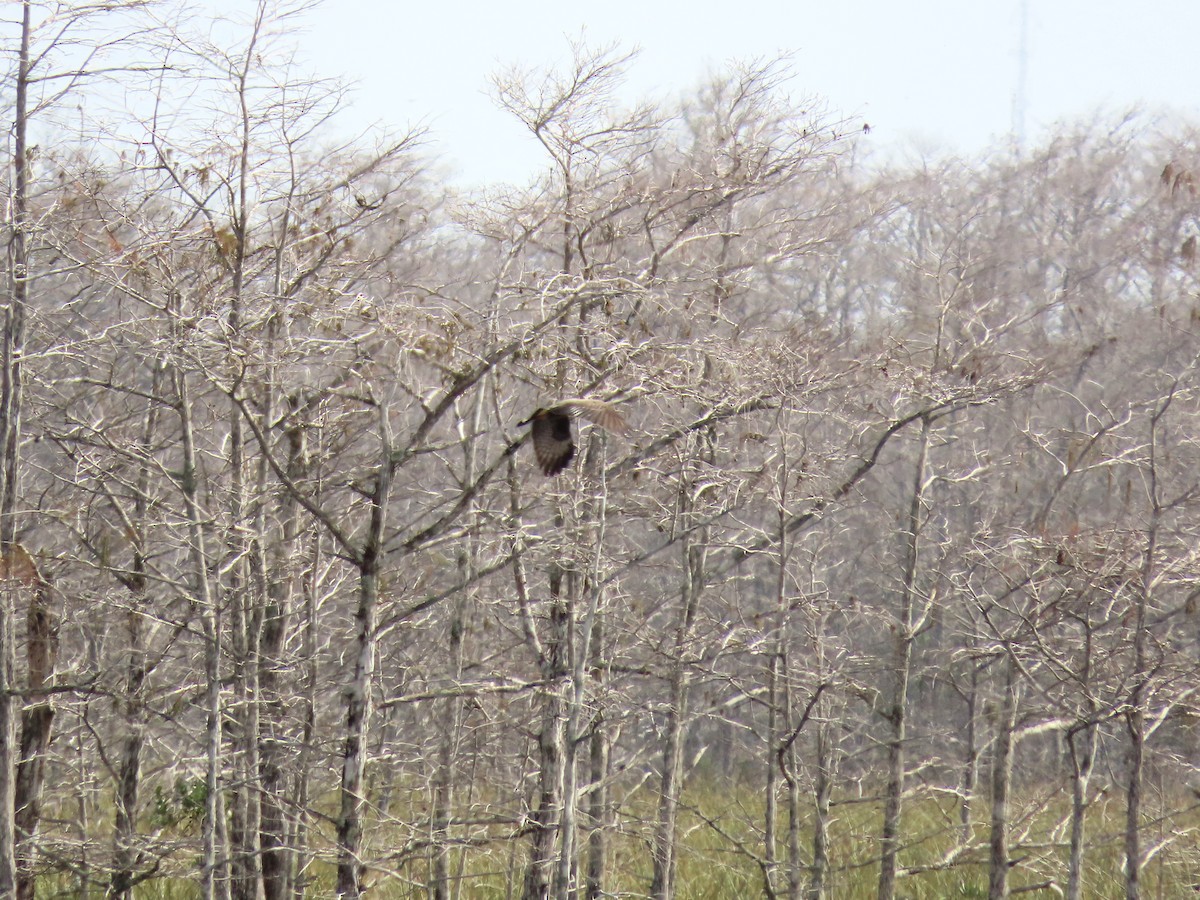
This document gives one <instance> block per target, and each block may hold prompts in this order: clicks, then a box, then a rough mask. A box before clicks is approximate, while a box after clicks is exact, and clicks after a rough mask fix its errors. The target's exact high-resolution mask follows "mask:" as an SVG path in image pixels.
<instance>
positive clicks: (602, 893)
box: [584, 621, 612, 900]
mask: <svg viewBox="0 0 1200 900" xmlns="http://www.w3.org/2000/svg"><path fill="white" fill-rule="evenodd" d="M601 626H602V622H601V621H597V622H596V625H595V637H594V640H595V642H596V653H595V656H596V663H595V669H594V674H595V679H596V687H597V690H599V691H602V690H603V685H604V682H605V680H606V679H607V675H608V667H607V665H606V663H605V661H604V649H603V643H604V635H603V630H602V627H601ZM588 744H589V755H588V762H589V770H588V794H587V807H586V814H587V820H588V827H589V831H588V839H587V870H586V875H585V881H584V896H585V897H586V898H587V900H599V898H601V897H606V896H608V893H607V891H606V890H605V885H606V882H607V880H608V832H609V829H610V828H611V827H612V823H611V821H610V820H611V814H610V811H609V801H608V778H609V774H610V773H609V762H610V753H609V740H608V729H607V727H606V724H605V719H604V710H603V709H600V710H597V711H596V714H595V717H594V718H593V720H592V732H591V737H590V739H589V741H588Z"/></svg>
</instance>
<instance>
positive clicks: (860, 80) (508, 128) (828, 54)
mask: <svg viewBox="0 0 1200 900" xmlns="http://www.w3.org/2000/svg"><path fill="white" fill-rule="evenodd" d="M1027 3H1028V29H1027V38H1026V40H1025V42H1024V46H1025V48H1026V53H1025V59H1026V67H1025V74H1026V77H1025V91H1024V97H1025V103H1024V105H1023V108H1024V118H1023V121H1024V124H1025V133H1026V135H1027V136H1028V138H1029V139H1030V140H1036V139H1037V138H1038V137H1039V135H1041V134H1043V133H1044V129H1045V128H1046V127H1048V126H1051V125H1052V124H1053V123H1054V122H1055V121H1056V120H1059V119H1064V118H1065V119H1076V118H1081V117H1086V116H1090V115H1092V114H1093V113H1095V112H1097V111H1098V110H1104V111H1108V112H1110V113H1113V114H1115V113H1116V112H1118V111H1121V110H1123V109H1125V108H1126V107H1128V106H1130V105H1132V104H1141V105H1142V106H1143V107H1144V108H1145V109H1147V110H1148V111H1151V112H1153V113H1158V112H1166V114H1168V115H1180V116H1186V117H1189V118H1193V119H1200V62H1198V57H1200V54H1198V47H1197V44H1198V39H1200V0H1142V2H1139V3H1131V2H1129V0H1027ZM305 21H306V22H307V23H308V25H307V28H306V29H305V30H304V31H303V32H302V33H298V34H297V35H296V40H297V41H298V42H299V45H300V49H301V52H302V55H303V57H304V58H305V59H306V60H307V62H308V63H309V65H310V66H311V67H312V68H313V69H314V70H315V71H316V72H318V73H319V74H324V75H339V76H346V77H347V78H349V79H350V80H352V81H355V82H357V89H356V92H355V95H354V99H353V103H354V109H353V113H352V116H353V118H354V120H355V121H356V122H359V123H362V124H365V123H370V122H381V123H385V124H389V125H394V126H398V127H408V126H410V125H414V124H422V123H423V124H425V125H427V126H428V127H429V128H430V130H431V133H432V136H433V138H435V139H436V141H437V144H436V145H435V146H436V147H437V149H438V150H439V151H440V152H441V153H443V154H444V156H445V157H446V158H447V159H448V161H449V162H450V163H451V164H452V165H453V167H454V169H455V170H456V172H457V177H458V179H459V180H460V181H461V182H462V183H464V184H479V183H489V182H496V181H504V180H516V181H523V180H525V178H526V177H527V176H528V175H530V174H531V173H532V172H533V171H534V168H535V167H536V166H537V165H539V163H540V158H539V157H538V155H537V151H536V149H535V147H534V145H533V142H532V140H531V139H530V138H529V137H528V136H527V135H525V134H524V133H523V132H522V131H521V129H520V127H519V126H518V125H517V124H516V123H514V122H513V121H512V120H511V119H510V118H509V117H507V116H506V115H504V114H503V113H501V112H499V111H498V110H496V108H495V106H494V104H493V103H492V101H491V100H490V99H489V98H488V96H487V88H488V81H487V77H488V75H489V73H492V72H494V71H497V70H498V69H501V68H504V67H506V66H509V65H512V64H519V65H523V66H542V65H546V64H550V63H553V62H555V61H556V60H563V59H565V58H566V57H567V39H568V38H569V37H578V36H579V35H580V34H581V33H582V34H583V35H584V36H585V37H586V39H587V41H588V42H589V43H592V44H596V45H600V44H605V43H608V42H610V41H619V42H620V43H621V45H622V46H623V47H628V48H634V47H638V48H640V49H641V53H640V55H639V57H638V59H637V61H636V62H635V63H634V65H633V67H632V70H631V73H630V74H631V78H630V91H631V98H634V97H651V96H657V97H675V96H678V95H679V94H680V93H682V92H685V91H687V90H688V89H689V88H690V87H692V86H693V85H695V84H696V83H697V82H698V81H699V80H700V79H701V78H702V77H703V76H704V74H705V73H706V72H709V71H712V70H715V69H719V68H720V67H721V65H722V64H723V63H725V62H726V61H728V60H730V59H754V58H762V57H768V56H774V55H777V54H780V53H786V54H789V55H790V56H791V57H792V60H793V70H794V72H795V74H796V79H795V82H794V86H795V93H796V94H797V95H805V94H816V95H819V96H821V97H823V98H825V100H826V101H827V102H828V103H829V105H830V106H831V108H832V110H834V111H835V112H838V113H841V114H844V115H847V116H855V117H861V118H863V119H864V120H865V121H867V122H869V123H870V125H871V135H870V138H869V141H870V142H871V145H872V146H873V148H874V149H875V151H876V152H881V153H894V152H913V153H917V152H930V151H947V152H957V153H964V154H968V155H970V154H975V153H978V152H980V151H982V150H984V149H985V148H987V147H988V146H989V145H991V144H993V143H995V142H997V141H1002V140H1004V139H1006V137H1007V136H1008V135H1010V134H1012V132H1013V129H1014V127H1015V126H1016V125H1017V124H1018V123H1019V122H1020V121H1022V120H1021V119H1019V118H1017V117H1016V116H1015V115H1014V98H1015V97H1016V96H1017V95H1018V85H1019V83H1020V76H1019V73H1020V71H1021V67H1020V60H1021V52H1020V50H1021V47H1022V37H1021V34H1022V13H1021V0H824V2H820V3H817V2H812V0H732V2H721V3H716V2H713V0H691V2H661V0H600V2H596V3H591V4H586V3H569V2H565V0H440V2H439V0H420V2H415V0H327V2H326V3H325V4H324V5H323V6H321V7H319V8H318V9H316V10H314V11H312V12H310V13H308V14H306V16H305Z"/></svg>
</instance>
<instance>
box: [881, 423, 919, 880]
mask: <svg viewBox="0 0 1200 900" xmlns="http://www.w3.org/2000/svg"><path fill="white" fill-rule="evenodd" d="M929 430H930V429H929V419H928V417H922V419H921V434H920V437H919V438H918V441H919V443H918V445H917V465H916V471H915V472H914V477H913V489H912V496H911V497H910V498H909V509H908V529H907V534H906V537H907V543H908V546H907V548H906V557H907V558H906V559H905V563H904V583H903V585H902V587H901V592H900V608H899V610H898V611H897V616H896V624H895V640H894V644H893V654H892V666H891V669H892V671H891V676H892V679H893V681H892V691H891V696H890V698H889V699H888V703H887V707H886V713H885V718H886V720H887V723H888V725H889V726H890V727H891V734H890V735H889V736H888V744H887V763H886V771H887V787H886V788H885V792H884V797H885V800H884V809H883V828H882V831H881V834H880V841H879V843H880V848H881V853H880V860H879V890H878V892H877V896H878V898H879V900H893V898H894V897H895V895H896V856H897V853H898V851H899V849H900V830H901V824H900V818H901V814H902V812H903V809H904V765H905V762H904V760H905V741H906V740H907V728H908V682H909V678H910V676H911V670H912V648H913V640H914V637H915V634H914V631H915V623H916V590H917V586H916V582H917V571H918V566H919V563H920V548H921V543H920V536H921V525H922V521H923V511H924V504H925V466H926V460H927V458H928V455H929Z"/></svg>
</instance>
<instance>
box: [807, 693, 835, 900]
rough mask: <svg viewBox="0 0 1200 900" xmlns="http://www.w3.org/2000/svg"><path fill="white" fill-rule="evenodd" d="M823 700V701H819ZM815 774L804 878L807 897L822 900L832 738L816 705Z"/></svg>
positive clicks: (827, 861) (827, 837)
mask: <svg viewBox="0 0 1200 900" xmlns="http://www.w3.org/2000/svg"><path fill="white" fill-rule="evenodd" d="M821 702H824V701H821ZM817 713H818V716H819V718H818V720H817V727H816V755H817V758H816V760H815V767H816V775H815V777H814V780H813V839H812V851H813V858H812V868H811V869H810V875H809V880H808V900H824V898H825V897H826V891H827V888H826V882H827V879H828V873H829V799H830V797H831V796H832V793H833V772H832V770H833V740H832V737H831V735H830V733H829V731H830V727H829V724H828V723H827V722H826V721H825V717H824V716H823V715H821V708H820V707H819V706H818V707H817Z"/></svg>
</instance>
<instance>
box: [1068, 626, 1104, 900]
mask: <svg viewBox="0 0 1200 900" xmlns="http://www.w3.org/2000/svg"><path fill="white" fill-rule="evenodd" d="M1088 652H1090V650H1089V651H1088ZM1096 730H1097V729H1096V725H1095V723H1094V722H1092V721H1091V720H1089V721H1087V722H1083V723H1080V726H1079V728H1078V729H1077V730H1076V729H1072V730H1070V731H1068V732H1067V748H1068V750H1069V752H1070V756H1071V850H1070V856H1069V857H1068V862H1067V900H1083V850H1084V839H1085V836H1086V832H1085V827H1084V826H1085V820H1086V815H1087V808H1088V805H1089V803H1090V800H1089V798H1088V785H1089V783H1090V782H1091V778H1092V766H1093V764H1094V763H1095V761H1096Z"/></svg>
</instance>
